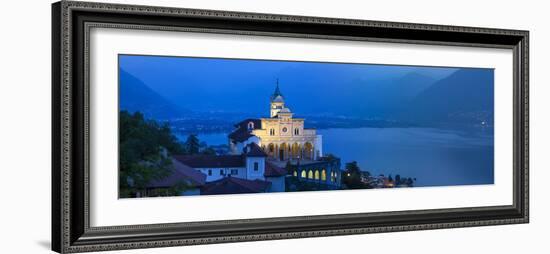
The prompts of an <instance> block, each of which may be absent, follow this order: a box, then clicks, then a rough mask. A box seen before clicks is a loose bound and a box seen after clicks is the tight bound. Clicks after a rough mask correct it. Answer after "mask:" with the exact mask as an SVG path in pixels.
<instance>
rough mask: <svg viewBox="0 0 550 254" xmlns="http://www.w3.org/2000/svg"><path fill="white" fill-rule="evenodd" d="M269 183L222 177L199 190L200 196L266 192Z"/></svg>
mask: <svg viewBox="0 0 550 254" xmlns="http://www.w3.org/2000/svg"><path fill="white" fill-rule="evenodd" d="M270 186H271V182H267V181H262V180H258V179H256V180H246V179H242V178H237V177H224V178H222V179H220V180H217V181H213V182H209V183H207V184H205V185H204V186H203V187H202V188H201V195H216V194H239V193H260V192H266V191H267V190H268V189H269V187H270Z"/></svg>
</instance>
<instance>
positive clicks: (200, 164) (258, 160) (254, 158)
mask: <svg viewBox="0 0 550 254" xmlns="http://www.w3.org/2000/svg"><path fill="white" fill-rule="evenodd" d="M266 157H267V154H266V153H265V152H264V151H263V150H262V149H261V148H260V147H259V146H258V145H257V144H256V143H250V144H248V145H245V146H244V148H243V150H242V153H241V154H238V155H176V156H174V159H175V160H177V161H178V162H179V163H182V164H184V165H187V166H189V167H191V168H193V169H195V170H197V171H198V172H200V173H202V174H204V175H205V176H206V184H205V186H207V185H209V183H214V182H218V181H222V180H224V179H225V178H238V179H240V180H235V181H233V180H228V181H229V183H230V184H233V185H244V186H240V187H242V188H244V189H246V188H248V187H250V188H251V189H255V188H252V187H253V186H259V185H260V184H258V183H261V182H266V183H265V185H266V186H267V190H266V192H284V191H285V176H286V173H287V172H286V170H285V169H282V168H279V167H277V166H276V165H273V164H272V163H269V162H267V161H266ZM243 180H244V181H243ZM248 185H249V186H248ZM262 186H264V185H262ZM219 191H221V189H220V188H216V192H219ZM201 194H203V193H201ZM215 194H220V193H215ZM227 194H231V193H229V192H228V193H227Z"/></svg>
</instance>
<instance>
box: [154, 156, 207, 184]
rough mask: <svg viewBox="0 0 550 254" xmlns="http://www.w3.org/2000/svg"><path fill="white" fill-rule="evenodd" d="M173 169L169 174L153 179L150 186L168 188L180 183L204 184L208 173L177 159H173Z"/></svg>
mask: <svg viewBox="0 0 550 254" xmlns="http://www.w3.org/2000/svg"><path fill="white" fill-rule="evenodd" d="M172 165H173V167H174V168H173V171H172V174H170V175H169V176H167V177H165V178H162V179H159V180H153V181H151V182H150V183H149V184H148V185H147V187H148V188H167V187H172V186H174V185H176V184H178V183H182V182H183V183H190V184H192V185H194V186H197V187H199V186H202V185H204V183H205V181H206V175H205V174H203V173H201V172H200V171H198V170H195V169H193V168H191V167H189V166H187V165H184V164H182V163H180V162H178V161H177V160H174V159H173V160H172Z"/></svg>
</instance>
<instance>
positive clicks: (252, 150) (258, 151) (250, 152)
mask: <svg viewBox="0 0 550 254" xmlns="http://www.w3.org/2000/svg"><path fill="white" fill-rule="evenodd" d="M243 149H244V151H243V154H245V155H246V157H267V154H266V153H265V152H264V150H262V148H260V147H259V146H258V144H256V143H254V142H252V143H250V144H248V145H246V146H245V147H244V148H243Z"/></svg>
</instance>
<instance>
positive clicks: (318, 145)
mask: <svg viewBox="0 0 550 254" xmlns="http://www.w3.org/2000/svg"><path fill="white" fill-rule="evenodd" d="M314 148H315V156H314V159H317V156H323V135H317V136H316V137H315V145H314Z"/></svg>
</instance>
